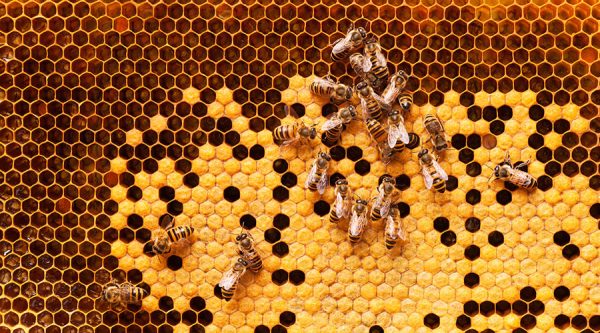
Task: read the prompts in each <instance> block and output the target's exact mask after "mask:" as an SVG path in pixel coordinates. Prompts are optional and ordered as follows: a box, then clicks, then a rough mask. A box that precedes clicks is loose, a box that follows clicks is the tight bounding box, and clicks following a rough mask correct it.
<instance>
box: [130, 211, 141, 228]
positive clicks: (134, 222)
mask: <svg viewBox="0 0 600 333" xmlns="http://www.w3.org/2000/svg"><path fill="white" fill-rule="evenodd" d="M143 224H144V220H143V219H142V217H141V216H139V215H138V214H131V215H129V216H127V226H128V227H130V228H131V229H133V230H136V229H138V228H140V227H141V226H142V225H143Z"/></svg>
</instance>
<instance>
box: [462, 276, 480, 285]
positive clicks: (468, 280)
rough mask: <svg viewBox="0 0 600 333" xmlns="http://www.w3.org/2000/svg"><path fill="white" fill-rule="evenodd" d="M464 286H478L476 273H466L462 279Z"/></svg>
mask: <svg viewBox="0 0 600 333" xmlns="http://www.w3.org/2000/svg"><path fill="white" fill-rule="evenodd" d="M464 283H465V286H467V287H469V288H475V287H477V286H478V285H479V274H476V273H472V272H471V273H468V274H467V275H465V278H464Z"/></svg>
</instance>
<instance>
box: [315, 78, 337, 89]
mask: <svg viewBox="0 0 600 333" xmlns="http://www.w3.org/2000/svg"><path fill="white" fill-rule="evenodd" d="M314 83H315V84H316V83H318V84H319V85H321V86H323V87H329V88H331V87H333V86H334V85H335V82H333V81H331V80H330V79H324V78H320V77H317V78H315V81H314Z"/></svg>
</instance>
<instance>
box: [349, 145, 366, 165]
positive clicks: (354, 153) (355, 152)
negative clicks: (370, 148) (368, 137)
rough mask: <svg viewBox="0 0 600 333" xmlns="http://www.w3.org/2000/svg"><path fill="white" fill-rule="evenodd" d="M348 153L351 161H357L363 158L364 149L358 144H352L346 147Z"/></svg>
mask: <svg viewBox="0 0 600 333" xmlns="http://www.w3.org/2000/svg"><path fill="white" fill-rule="evenodd" d="M346 155H347V156H348V158H349V159H350V160H351V161H354V162H356V161H358V160H360V159H361V158H362V156H363V151H362V149H360V148H359V147H357V146H350V147H348V149H346Z"/></svg>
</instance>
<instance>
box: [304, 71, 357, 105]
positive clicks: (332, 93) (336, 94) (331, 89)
mask: <svg viewBox="0 0 600 333" xmlns="http://www.w3.org/2000/svg"><path fill="white" fill-rule="evenodd" d="M310 91H311V92H312V93H313V94H315V95H318V96H327V97H329V101H330V102H331V103H332V104H335V105H339V104H342V103H344V102H347V101H349V100H350V99H351V98H352V88H350V87H348V86H347V85H345V84H342V83H337V82H334V81H333V80H332V79H331V78H329V77H326V78H319V77H318V78H316V79H315V80H314V81H313V82H312V83H311V84H310Z"/></svg>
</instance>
